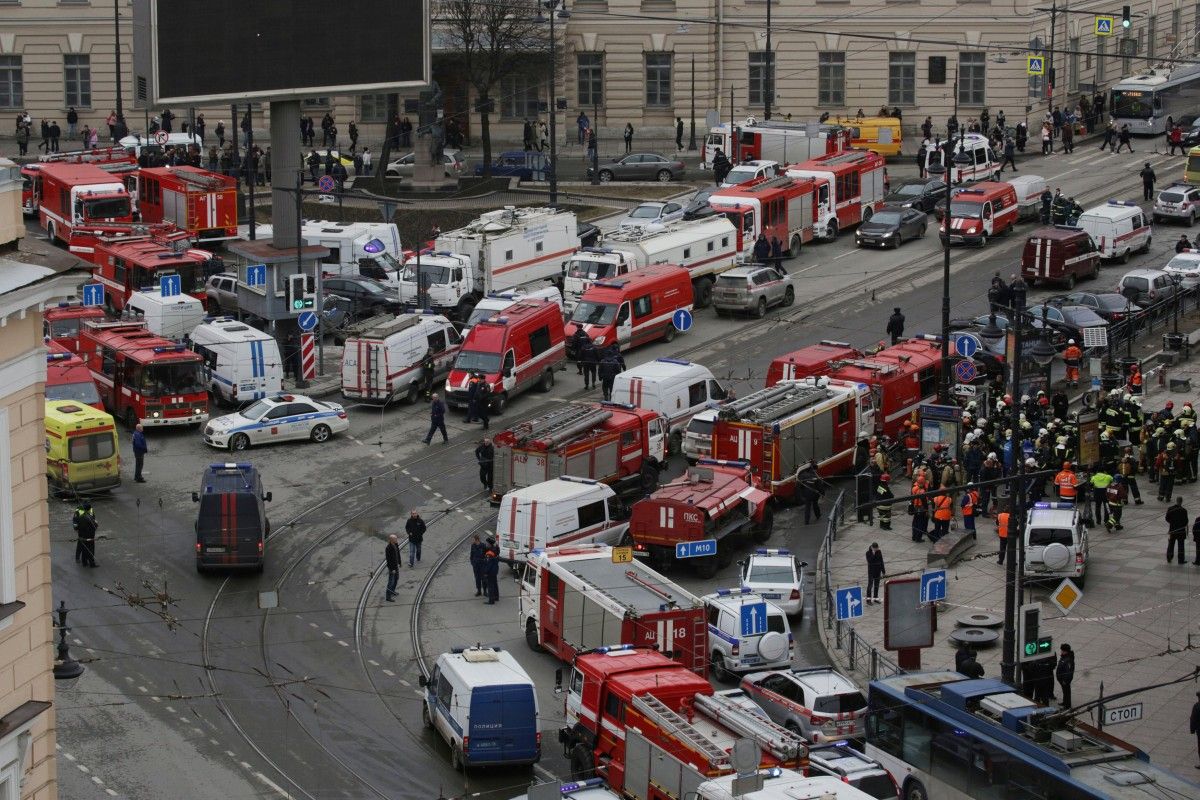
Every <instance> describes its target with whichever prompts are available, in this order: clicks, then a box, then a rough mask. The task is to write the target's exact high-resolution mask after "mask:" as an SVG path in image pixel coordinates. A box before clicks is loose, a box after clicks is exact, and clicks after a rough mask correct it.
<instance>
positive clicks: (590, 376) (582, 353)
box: [576, 336, 600, 389]
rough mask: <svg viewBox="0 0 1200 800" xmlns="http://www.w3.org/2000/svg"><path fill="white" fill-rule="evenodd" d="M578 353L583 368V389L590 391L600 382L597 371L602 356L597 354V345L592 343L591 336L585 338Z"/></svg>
mask: <svg viewBox="0 0 1200 800" xmlns="http://www.w3.org/2000/svg"><path fill="white" fill-rule="evenodd" d="M577 352H578V355H577V356H576V357H577V358H578V359H579V363H580V365H581V366H582V367H583V388H584V389H590V388H592V386H593V385H595V384H596V383H597V382H598V381H597V378H596V370H597V368H598V367H599V366H600V354H599V353H597V352H596V345H595V343H593V342H592V339H591V337H590V336H584V337H583V342H582V343H581V344H580V346H579V350H578V351H577Z"/></svg>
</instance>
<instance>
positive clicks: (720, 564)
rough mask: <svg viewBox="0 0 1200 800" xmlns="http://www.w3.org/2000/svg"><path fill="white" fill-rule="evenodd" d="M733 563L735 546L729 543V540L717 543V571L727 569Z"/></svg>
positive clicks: (725, 539)
mask: <svg viewBox="0 0 1200 800" xmlns="http://www.w3.org/2000/svg"><path fill="white" fill-rule="evenodd" d="M732 563H733V545H731V544H730V543H729V538H728V537H727V538H724V539H721V540H719V541H718V542H717V569H725V568H726V567H728V566H729V565H730V564H732Z"/></svg>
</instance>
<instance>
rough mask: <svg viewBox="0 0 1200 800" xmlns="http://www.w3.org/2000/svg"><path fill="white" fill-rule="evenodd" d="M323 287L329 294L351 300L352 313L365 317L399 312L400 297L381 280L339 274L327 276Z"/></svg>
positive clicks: (357, 316) (358, 316)
mask: <svg viewBox="0 0 1200 800" xmlns="http://www.w3.org/2000/svg"><path fill="white" fill-rule="evenodd" d="M323 288H324V290H325V292H326V293H327V294H336V295H338V296H340V297H344V298H346V299H347V300H349V301H350V315H351V316H352V317H354V318H356V319H365V318H366V317H371V316H374V315H376V314H399V313H400V312H401V311H402V310H403V309H401V307H400V298H399V297H398V296H396V294H395V292H389V291H388V289H387V287H386V286H384V285H383V284H382V283H380V282H379V281H374V280H371V279H370V278H357V277H351V276H341V275H339V276H337V277H330V278H326V279H325V281H324V284H323Z"/></svg>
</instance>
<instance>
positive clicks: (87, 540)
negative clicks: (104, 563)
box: [75, 505, 100, 567]
mask: <svg viewBox="0 0 1200 800" xmlns="http://www.w3.org/2000/svg"><path fill="white" fill-rule="evenodd" d="M87 511H88V513H86V514H83V515H81V516H79V517H78V518H77V527H76V529H75V530H76V535H77V536H78V537H79V543H80V544H81V545H82V548H81V552H80V554H79V555H80V563H81V564H83V566H85V567H98V566H100V565H99V564H97V563H96V530H97V529H98V528H99V527H100V526H99V523H97V522H96V515H95V513H93V512H92V511H91V506H90V505H88V507H87Z"/></svg>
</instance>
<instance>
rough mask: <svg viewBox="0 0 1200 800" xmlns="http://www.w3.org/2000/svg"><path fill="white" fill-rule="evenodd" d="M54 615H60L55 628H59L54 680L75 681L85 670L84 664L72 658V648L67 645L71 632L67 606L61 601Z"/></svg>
mask: <svg viewBox="0 0 1200 800" xmlns="http://www.w3.org/2000/svg"><path fill="white" fill-rule="evenodd" d="M54 613H56V614H58V624H57V625H55V626H54V627H56V628H58V645H57V650H58V655H57V656H55V659H54V679H55V680H56V681H73V680H75V679H76V678H78V677H79V676H80V675H82V674H83V671H84V669H85V668H84V666H83V664H80V663H79V662H78V661H76V660H75V659H73V658H71V648H70V646H69V645H68V644H67V631H69V630H71V629H70V628H68V627H67V604H66V603H65V602H63V601H59V604H58V610H57V611H55V612H54Z"/></svg>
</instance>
